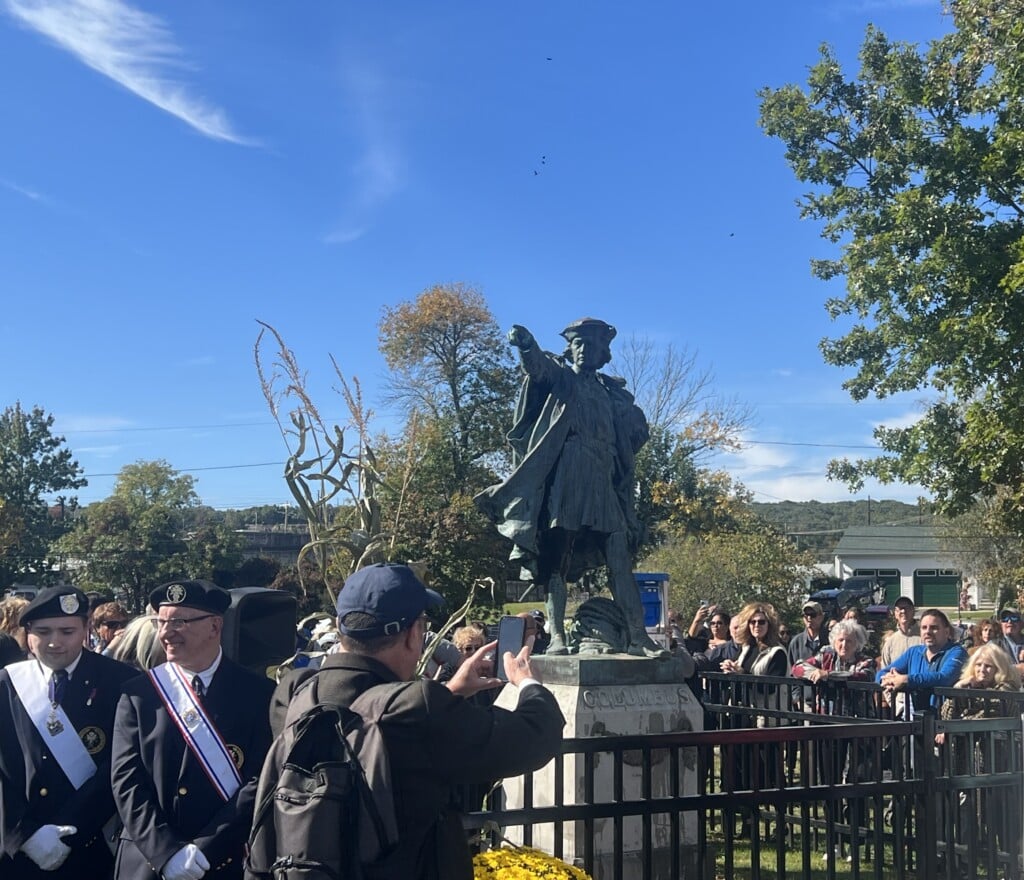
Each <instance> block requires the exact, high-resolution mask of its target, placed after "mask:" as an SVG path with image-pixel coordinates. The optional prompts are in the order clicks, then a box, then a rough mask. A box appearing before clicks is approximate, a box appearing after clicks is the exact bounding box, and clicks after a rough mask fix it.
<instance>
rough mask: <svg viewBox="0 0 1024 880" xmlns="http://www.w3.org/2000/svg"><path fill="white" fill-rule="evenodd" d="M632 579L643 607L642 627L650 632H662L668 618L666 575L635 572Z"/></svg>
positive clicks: (662, 573)
mask: <svg viewBox="0 0 1024 880" xmlns="http://www.w3.org/2000/svg"><path fill="white" fill-rule="evenodd" d="M633 577H634V578H636V586H637V589H638V590H639V591H640V601H641V602H642V603H643V607H644V627H645V628H646V629H647V630H648V631H651V632H664V631H665V627H666V623H667V617H668V575H667V574H665V573H664V572H645V571H635V572H633Z"/></svg>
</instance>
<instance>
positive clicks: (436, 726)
mask: <svg viewBox="0 0 1024 880" xmlns="http://www.w3.org/2000/svg"><path fill="white" fill-rule="evenodd" d="M442 601H443V600H442V598H441V596H440V595H438V594H437V593H435V592H434V591H433V590H428V589H427V588H426V587H425V586H424V585H423V584H422V583H421V582H420V581H419V579H418V578H417V577H416V575H415V574H414V573H413V571H412V569H410V568H409V567H407V566H404V565H372V566H369V567H367V568H363V569H360V570H359V571H357V572H356V573H355V574H353V575H352V576H351V577H349V579H348V580H347V581H346V582H345V586H344V587H343V589H342V590H341V593H340V594H339V597H338V604H337V610H338V629H339V631H340V632H341V646H342V650H341V651H340V652H339V653H336V654H332V655H331V656H329V657H328V658H327V659H326V660H325V661H324V663H323V665H322V666H321V667H320V670H319V672H317V673H316V688H317V697H318V700H319V702H321V703H327V704H333V705H340V706H349V705H351V703H352V702H353V700H355V699H356V697H358V696H359V695H360V694H362V693H364V692H365V691H366V690H368V689H369V688H371V687H374V686H375V685H379V684H385V683H388V682H396V683H397V682H408V685H407V686H405V687H400V688H396V690H395V696H394V698H393V699H392V701H391V702H390V703H389V705H388V707H387V709H386V710H385V711H384V714H383V715H382V716H381V721H380V729H381V732H382V734H383V736H384V742H385V745H386V746H387V752H388V759H389V761H390V765H391V775H392V781H393V786H394V792H393V794H394V803H395V811H396V814H397V820H398V835H399V842H398V844H397V847H396V848H395V849H394V851H392V852H391V853H390V854H389V855H387V856H386V857H385V858H384V859H383V860H382V861H381V862H379V863H376V864H374V865H370V866H366V868H365V876H366V877H367V878H368V880H376V878H380V880H383V878H396V877H401V878H409V880H472V877H473V867H472V860H471V857H470V853H469V847H468V845H467V842H466V834H465V832H464V831H463V829H462V821H461V816H460V814H459V811H458V808H457V807H456V806H455V803H456V801H457V798H456V789H458V788H460V787H462V786H465V785H467V784H474V783H475V784H480V783H485V782H487V783H489V782H493V781H494V780H496V779H500V778H503V777H506V776H518V775H520V774H522V773H526V772H529V771H531V770H535V769H538V768H540V767H542V766H543V765H544V764H546V763H547V762H548V761H549V760H551V758H552V757H554V755H555V754H556V753H557V752H558V751H559V749H560V746H561V738H562V727H563V725H564V724H565V721H564V719H563V717H562V713H561V711H560V710H559V708H558V705H557V703H556V702H555V699H554V697H553V696H552V694H551V693H550V692H549V691H548V690H547V689H545V688H544V687H543V686H542V685H541V684H540V682H539V681H538V679H537V676H536V673H535V672H534V671H533V670H532V669H531V666H530V648H529V646H527V647H524V648H523V650H522V651H520V652H519V653H518V654H517V655H515V656H513V655H512V654H511V653H508V652H506V654H505V656H504V657H499V658H498V659H497V662H499V663H504V668H505V672H506V673H507V675H508V680H509V683H510V684H511V685H514V686H515V687H516V688H518V690H519V704H518V706H517V707H516V709H515V711H508V710H505V709H498V708H494V707H481V706H480V705H477V704H476V703H475V702H474V701H472V700H469V699H466V697H469V696H472V695H473V694H474V693H478V692H479V691H481V690H486V689H488V688H494V687H498V686H500V685H502V684H504V682H502V681H500V680H499V679H497V678H494V677H493V664H492V662H491V661H490V660H489V659H487V652H489V651H490V652H493V651H494V650H495V643H494V642H491V643H490V644H488V645H484V646H483V647H482V648H480V650H478V651H477V652H476V653H475V654H473V655H472V656H471V657H470V658H469V659H468V660H467V661H466V662H465V663H463V665H462V666H460V667H459V669H458V671H457V672H456V674H455V676H454V677H453V678H452V680H451V681H450V682H448V683H447V684H446V685H444V684H440V683H438V682H436V681H432V680H429V679H416V678H415V673H416V665H417V663H418V662H419V659H420V655H421V653H422V650H423V633H424V631H425V628H426V618H425V614H424V612H425V611H426V610H427V609H428V608H430V607H434V606H437V605H440V604H441V603H442ZM311 681H312V679H311V678H307V680H306V681H305V682H303V683H302V684H300V685H299V687H308V686H309V685H310V683H311ZM295 689H296V688H295V684H294V681H292V682H291V683H289V682H288V681H287V680H286V681H285V682H282V684H281V685H280V686H279V689H278V690H279V693H278V695H277V700H278V705H280V702H281V700H282V696H283V694H282V693H281V692H282V691H284V692H285V693H287V692H288V691H294V690H295ZM289 720H294V719H289ZM275 732H276V731H275Z"/></svg>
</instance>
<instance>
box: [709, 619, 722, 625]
mask: <svg viewBox="0 0 1024 880" xmlns="http://www.w3.org/2000/svg"><path fill="white" fill-rule="evenodd" d="M708 626H725V621H724V620H712V621H711V622H710V623H709V624H708Z"/></svg>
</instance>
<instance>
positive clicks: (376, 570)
mask: <svg viewBox="0 0 1024 880" xmlns="http://www.w3.org/2000/svg"><path fill="white" fill-rule="evenodd" d="M443 604H444V598H443V597H442V596H441V595H440V593H435V592H434V591H433V590H428V589H427V588H426V587H425V586H424V584H423V582H422V581H421V580H420V579H419V578H418V577H416V574H415V572H413V570H412V569H411V568H409V566H408V565H391V564H389V563H384V562H380V563H378V564H377V565H368V566H367V567H366V568H361V569H359V571H357V572H355V573H354V574H352V575H350V576H349V578H348V580H346V581H345V586H344V587H342V589H341V592H340V593H339V594H338V603H337V610H338V629H339V630H341V632H342V633H343V634H344V635H346V636H352V637H353V638H356V639H360V638H362V639H370V638H374V637H376V636H390V635H396V634H398V633H400V632H401V631H402V630H403V629H408V628H409V627H410V626H412V624H413V623H414V622H415V621H416V619H417V618H418V617H419V616H420V615H421V614H422V613H423V612H424V611H426V610H427V609H428V608H436V607H438V606H439V605H443ZM352 612H359V613H361V614H367V615H370V616H372V617H374V618H376V619H377V624H376V625H375V626H372V627H368V628H366V629H351V628H349V627H347V626H345V623H344V620H345V615H347V614H351V613H352Z"/></svg>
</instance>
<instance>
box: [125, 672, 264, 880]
mask: <svg viewBox="0 0 1024 880" xmlns="http://www.w3.org/2000/svg"><path fill="white" fill-rule="evenodd" d="M273 688H274V684H273V682H272V681H270V680H269V679H267V678H262V677H260V676H258V675H255V674H253V673H251V672H248V671H247V670H245V669H243V668H242V667H241V666H239V665H237V664H236V663H233V662H231V661H230V660H229V659H228V658H227V657H222V659H221V663H220V666H218V667H217V671H216V673H215V674H214V676H213V680H212V681H211V682H210V687H209V689H208V690H207V692H206V695H205V696H204V697H203V706H204V708H205V709H206V712H207V714H208V715H209V716H210V719H211V720H212V721H213V723H214V725H215V726H216V728H217V730H218V731H219V732H220V735H221V737H222V739H223V740H224V743H225V745H227V746H228V747H229V749H228V750H229V751H231V752H232V753H233V754H239V753H240V759H241V766H240V767H239V768H238V770H239V774H240V775H241V777H242V787H241V788H240V789H239V790H238V791H237V792H235V794H234V796H233V797H232V798H231V799H230V800H228V801H224V800H223V799H222V798H221V797H220V795H219V794H218V793H217V790H216V789H215V788H214V787H213V783H211V782H210V780H209V778H208V777H207V776H206V773H205V771H204V770H203V768H202V766H201V765H200V764H199V761H198V760H197V759H196V757H195V755H193V754H192V752H191V750H190V749H189V748H188V746H187V745H186V744H185V740H184V739H183V738H182V735H181V733H180V732H179V730H178V728H177V726H176V724H175V722H174V720H173V719H172V718H171V717H170V715H169V714H168V711H167V707H166V706H165V705H164V703H163V700H161V699H160V695H159V694H158V693H157V691H156V688H155V687H154V686H153V683H152V681H151V680H150V679H149V676H140V677H139V678H137V679H136V680H135V681H133V682H132V683H131V684H130V685H129V686H128V687H127V688H126V689H125V695H124V697H122V699H121V702H120V704H119V705H118V707H117V723H116V725H115V728H114V756H113V766H112V769H111V780H112V784H113V789H114V797H115V799H116V802H117V808H118V811H119V812H120V814H121V819H122V821H123V822H124V830H123V831H122V834H121V840H120V843H119V846H118V851H117V864H116V867H115V873H114V876H115V877H116V878H118V880H158V878H159V876H160V875H159V871H160V870H161V869H162V868H163V866H164V865H165V864H166V863H167V860H168V859H169V858H170V857H171V856H173V855H174V854H175V853H176V852H177V851H178V850H179V849H181V847H183V846H185V844H187V843H194V844H195V845H196V846H198V847H199V849H200V850H202V853H203V855H204V856H206V858H207V859H208V860H209V862H210V870H209V871H208V872H207V873H206V875H205V876H206V877H207V878H211V880H212V878H239V877H241V876H242V857H243V848H244V845H245V842H246V840H248V838H249V826H250V825H251V824H252V811H253V801H254V798H255V796H256V779H257V777H258V776H259V773H260V769H261V768H262V767H263V759H264V757H266V754H267V749H268V748H269V747H270V723H269V720H268V717H267V709H268V706H269V704H270V695H271V692H272V691H273ZM232 747H233V748H232Z"/></svg>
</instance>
